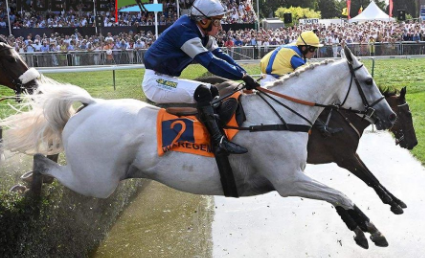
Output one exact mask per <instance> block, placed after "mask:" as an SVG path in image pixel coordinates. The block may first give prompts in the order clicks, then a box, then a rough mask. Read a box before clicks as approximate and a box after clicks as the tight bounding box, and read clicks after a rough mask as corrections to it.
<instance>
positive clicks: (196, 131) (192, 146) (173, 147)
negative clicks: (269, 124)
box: [157, 92, 245, 157]
mask: <svg viewBox="0 0 425 258" xmlns="http://www.w3.org/2000/svg"><path fill="white" fill-rule="evenodd" d="M239 96H240V93H239V92H237V93H235V94H234V95H232V96H231V97H230V98H229V99H226V100H225V101H224V102H223V103H222V105H221V107H220V110H219V113H220V118H221V120H222V121H224V122H225V125H227V126H231V127H238V126H240V125H241V124H242V123H243V121H244V120H245V116H244V114H243V110H242V107H241V106H239V104H238V102H239V101H238V100H237V99H238V98H239ZM224 117H228V118H227V119H226V118H224ZM224 132H225V133H226V136H227V138H228V139H229V140H231V139H232V138H233V137H235V135H236V134H237V133H238V132H239V130H237V129H224ZM157 142H158V146H157V147H158V155H159V156H163V155H164V154H165V153H167V152H169V151H179V152H186V153H191V154H196V155H202V156H206V157H214V151H213V149H212V146H211V143H210V137H209V134H208V131H207V129H206V128H205V126H204V125H203V124H202V123H201V122H200V121H199V120H198V118H197V117H196V116H195V115H175V114H170V113H168V112H167V110H166V109H163V108H161V109H160V111H159V112H158V117H157Z"/></svg>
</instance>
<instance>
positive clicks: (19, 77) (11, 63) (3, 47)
mask: <svg viewBox="0 0 425 258" xmlns="http://www.w3.org/2000/svg"><path fill="white" fill-rule="evenodd" d="M39 77H40V74H39V72H38V71H37V70H36V69H34V68H29V67H28V65H27V64H26V63H25V62H24V61H23V60H22V58H21V57H20V56H19V54H18V53H17V52H16V51H15V49H14V48H13V47H11V46H9V45H8V44H7V42H6V41H5V40H4V39H2V38H1V37H0V84H1V85H4V86H6V87H8V88H10V89H12V90H13V91H15V93H16V94H17V95H19V94H21V93H23V92H27V93H29V94H32V93H33V91H34V89H36V88H37V86H38V83H37V80H36V79H37V78H39Z"/></svg>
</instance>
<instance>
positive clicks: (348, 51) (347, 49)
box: [344, 46, 353, 62]
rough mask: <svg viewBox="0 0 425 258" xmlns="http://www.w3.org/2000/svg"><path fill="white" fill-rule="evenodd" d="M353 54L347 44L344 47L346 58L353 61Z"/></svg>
mask: <svg viewBox="0 0 425 258" xmlns="http://www.w3.org/2000/svg"><path fill="white" fill-rule="evenodd" d="M352 55H353V54H352V53H351V50H350V49H349V48H348V47H347V46H345V47H344V56H345V58H347V60H348V62H352V61H353V56H352Z"/></svg>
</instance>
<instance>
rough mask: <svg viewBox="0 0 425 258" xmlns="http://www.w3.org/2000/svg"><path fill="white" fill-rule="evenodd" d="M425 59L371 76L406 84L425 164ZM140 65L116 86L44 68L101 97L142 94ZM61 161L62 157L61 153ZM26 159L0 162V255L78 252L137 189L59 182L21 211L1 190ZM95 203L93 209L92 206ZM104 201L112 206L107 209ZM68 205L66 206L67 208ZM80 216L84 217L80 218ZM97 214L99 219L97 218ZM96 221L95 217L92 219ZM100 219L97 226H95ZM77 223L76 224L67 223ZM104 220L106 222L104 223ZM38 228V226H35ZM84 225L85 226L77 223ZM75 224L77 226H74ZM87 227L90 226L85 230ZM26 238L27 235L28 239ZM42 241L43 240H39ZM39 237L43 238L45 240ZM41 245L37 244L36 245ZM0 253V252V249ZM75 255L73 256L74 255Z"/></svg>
mask: <svg viewBox="0 0 425 258" xmlns="http://www.w3.org/2000/svg"><path fill="white" fill-rule="evenodd" d="M364 64H365V66H366V67H367V68H368V69H369V71H371V68H372V61H370V60H364ZM424 64H425V59H390V60H376V65H375V71H374V74H375V77H374V78H375V80H376V82H377V84H378V85H380V86H390V87H394V88H396V89H401V88H402V87H404V86H407V92H408V93H407V95H406V97H407V101H408V103H409V105H410V108H411V110H412V113H413V118H414V126H415V129H416V135H417V138H418V141H419V145H418V146H417V147H415V149H414V150H412V154H413V155H414V156H415V157H416V158H418V159H419V160H420V161H421V162H422V164H425V147H424V146H423V144H421V143H422V142H424V140H425V85H422V82H424V81H425V74H424V73H423V72H422V67H424ZM244 67H245V69H246V70H247V71H248V72H249V73H250V74H260V71H259V65H258V64H252V65H244ZM206 73H207V70H206V69H205V68H203V67H201V66H199V65H192V66H190V67H188V68H187V69H186V70H185V71H184V72H183V74H182V77H184V78H188V79H194V78H197V77H199V76H202V75H204V74H206ZM143 75H144V70H143V69H139V70H120V71H116V90H115V91H114V89H113V79H112V72H110V71H105V72H89V73H65V74H49V75H48V76H49V77H51V78H53V79H55V80H57V81H60V82H63V83H71V84H75V85H78V86H81V87H83V88H85V89H86V90H87V91H88V92H89V93H90V94H92V96H94V97H98V98H104V99H119V98H135V99H139V100H144V99H145V96H144V94H143V92H142V90H141V81H142V78H143ZM7 95H9V96H13V92H12V91H11V90H10V89H7V88H5V87H0V96H7ZM9 104H12V105H13V104H15V103H14V102H13V101H4V102H0V118H3V117H5V116H8V115H10V114H12V113H13V112H14V111H13V110H12V109H11V108H10V107H9V106H8V105H9ZM62 162H63V159H62ZM30 167H31V159H30V157H28V156H25V155H21V156H18V157H17V158H16V159H15V160H14V161H13V162H9V163H7V162H4V163H2V165H1V167H0V218H1V219H0V228H2V229H4V228H5V229H9V230H10V231H4V230H2V231H1V232H0V256H3V257H6V256H22V257H23V256H26V255H29V254H31V256H34V257H35V256H40V257H42V256H46V254H49V253H50V254H51V253H52V251H53V250H51V249H47V248H48V246H53V247H54V246H57V247H61V246H62V249H60V248H59V249H57V250H56V251H55V254H57V255H60V256H75V255H76V254H78V255H82V254H83V253H84V252H85V251H86V248H93V247H94V246H96V244H97V243H99V241H100V239H101V238H102V236H103V235H104V234H105V232H107V228H108V227H109V226H110V225H112V223H113V221H114V219H115V218H116V216H117V214H119V211H120V210H121V209H122V208H123V206H124V203H126V202H128V200H129V198H130V195H129V194H125V193H126V192H128V191H129V190H128V189H132V191H133V192H135V191H137V188H138V186H137V185H135V184H129V185H121V186H120V188H121V189H122V190H121V191H119V190H118V191H116V193H115V194H114V196H112V197H111V198H108V199H106V200H99V199H94V198H86V197H83V196H79V195H77V194H75V193H73V192H71V191H69V190H67V189H66V188H64V187H63V186H61V185H60V184H59V183H57V182H56V183H54V184H53V185H52V186H48V187H44V188H43V191H44V193H43V195H44V196H45V198H44V201H43V202H44V204H43V205H42V207H41V210H42V213H41V215H40V218H39V219H34V218H32V217H31V214H27V210H26V207H27V205H26V204H25V201H24V200H22V198H20V197H19V196H16V195H13V194H9V193H7V190H8V189H9V187H11V186H12V185H14V184H16V183H18V182H19V176H20V175H21V174H23V173H24V172H26V171H28V170H30ZM93 207H96V209H93ZM108 207H115V208H113V209H108ZM69 209H72V210H73V211H72V212H69ZM82 217H84V220H81V218H82ZM97 218H102V220H100V221H97ZM94 221H97V222H94ZM99 223H101V225H102V226H98V225H100V224H99ZM73 225H77V226H73ZM105 225H106V226H105ZM40 228H41V229H42V230H41V231H40V230H39V229H40ZM81 228H86V229H88V231H86V232H78V229H81ZM75 230H77V232H76V231H75ZM60 232H67V233H66V235H72V236H77V237H78V236H81V241H80V242H78V243H74V244H72V245H69V243H67V242H66V241H67V240H66V235H65V238H64V239H62V238H61V237H54V238H51V237H50V238H49V236H61V235H63V234H61V233H60ZM87 232H90V234H88V233H87ZM28 240H31V241H28ZM43 243H44V244H43ZM45 243H48V244H47V245H46V244H45ZM40 246H41V247H42V248H41V247H40ZM1 254H3V255H1ZM78 255H77V256H78Z"/></svg>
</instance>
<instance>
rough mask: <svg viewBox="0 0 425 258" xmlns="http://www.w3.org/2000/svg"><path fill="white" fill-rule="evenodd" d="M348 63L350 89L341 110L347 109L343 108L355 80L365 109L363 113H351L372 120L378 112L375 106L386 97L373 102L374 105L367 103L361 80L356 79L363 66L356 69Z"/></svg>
mask: <svg viewBox="0 0 425 258" xmlns="http://www.w3.org/2000/svg"><path fill="white" fill-rule="evenodd" d="M347 63H348V67H349V68H350V73H351V79H350V86H349V87H348V91H347V95H346V96H345V98H344V101H343V102H342V103H341V104H339V106H340V108H339V109H343V110H344V109H345V108H342V106H343V105H344V104H345V102H346V101H347V98H348V95H349V94H350V91H351V86H352V85H353V80H354V82H355V83H356V86H357V90H358V91H359V94H360V97H361V98H362V101H363V105H364V107H365V109H364V110H363V111H360V112H357V111H356V112H354V111H351V112H354V113H358V114H363V115H364V116H363V118H369V119H370V118H371V117H372V116H373V114H374V113H375V111H376V110H375V109H374V108H373V106H375V105H376V104H378V103H379V102H381V101H382V100H383V99H385V97H384V96H382V97H381V98H379V99H377V100H375V101H374V102H372V104H369V102H368V101H367V98H366V95H365V94H364V91H363V89H362V87H361V86H360V83H359V80H358V79H357V77H356V71H357V70H359V69H360V68H362V67H363V64H361V65H359V66H358V67H356V68H353V64H352V63H351V62H349V61H347ZM345 110H348V111H350V109H345Z"/></svg>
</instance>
